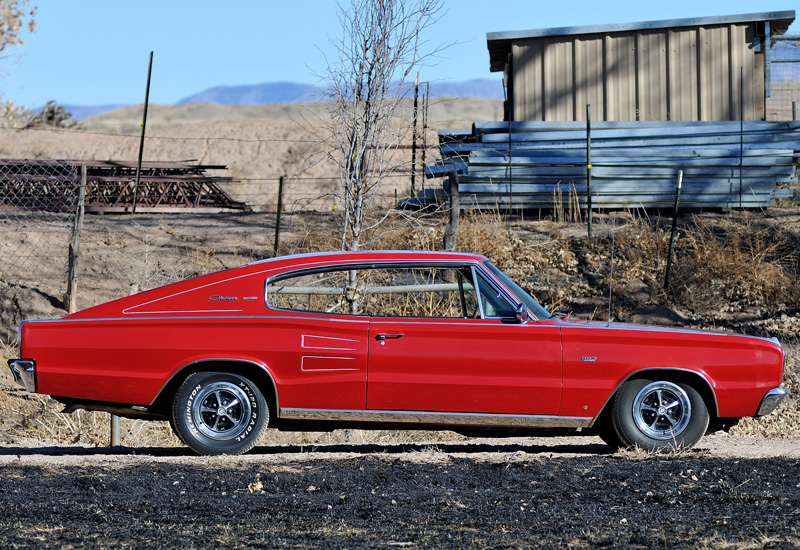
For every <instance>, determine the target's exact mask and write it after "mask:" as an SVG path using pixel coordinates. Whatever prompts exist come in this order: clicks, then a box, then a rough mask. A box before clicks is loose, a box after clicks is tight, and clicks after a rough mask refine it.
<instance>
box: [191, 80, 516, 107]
mask: <svg viewBox="0 0 800 550" xmlns="http://www.w3.org/2000/svg"><path fill="white" fill-rule="evenodd" d="M406 86H407V87H408V89H409V90H411V86H412V85H411V84H408V83H407V84H406ZM424 89H425V88H424V85H421V86H420V93H424ZM430 93H431V95H433V96H438V97H441V96H451V97H474V98H481V99H503V81H502V80H500V79H497V80H488V79H482V80H467V81H464V82H432V83H431V84H430ZM319 98H320V89H319V88H317V87H315V86H312V85H311V84H298V83H296V82H267V83H265V84H253V85H249V86H217V87H215V88H210V89H208V90H205V91H204V92H200V93H199V94H194V95H191V96H189V97H186V98H184V99H181V100H180V101H178V103H179V104H185V103H220V104H222V105H260V104H263V103H300V102H304V101H316V100H317V99H319Z"/></svg>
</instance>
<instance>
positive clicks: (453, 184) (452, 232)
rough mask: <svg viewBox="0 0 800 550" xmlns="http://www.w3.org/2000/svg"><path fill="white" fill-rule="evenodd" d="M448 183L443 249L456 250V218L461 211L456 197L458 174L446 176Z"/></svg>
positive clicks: (453, 173) (459, 202)
mask: <svg viewBox="0 0 800 550" xmlns="http://www.w3.org/2000/svg"><path fill="white" fill-rule="evenodd" d="M448 179H449V181H450V220H449V221H448V222H447V226H446V227H445V228H444V249H445V250H455V249H456V237H458V216H459V213H460V211H461V199H460V198H459V196H458V172H450V173H449V174H448Z"/></svg>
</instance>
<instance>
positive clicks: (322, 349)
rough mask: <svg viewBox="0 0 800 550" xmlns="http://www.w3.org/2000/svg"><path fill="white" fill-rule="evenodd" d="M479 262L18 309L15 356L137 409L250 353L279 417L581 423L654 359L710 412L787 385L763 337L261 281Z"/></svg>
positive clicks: (316, 258)
mask: <svg viewBox="0 0 800 550" xmlns="http://www.w3.org/2000/svg"><path fill="white" fill-rule="evenodd" d="M484 261H485V258H484V257H482V256H477V255H472V254H457V253H419V252H371V253H330V254H316V255H303V256H295V257H283V258H277V259H273V260H266V261H262V262H257V263H254V264H250V265H247V266H243V267H240V268H235V269H231V270H228V271H224V272H220V273H215V274H211V275H207V276H203V277H199V278H196V279H192V280H187V281H182V282H180V283H175V284H172V285H169V286H166V287H162V288H159V289H155V290H152V291H148V292H144V293H141V294H138V295H134V296H130V297H126V298H122V299H120V300H116V301H113V302H109V303H107V304H103V305H100V306H96V307H93V308H89V309H87V310H84V311H81V312H78V313H75V314H72V315H68V316H66V317H64V318H62V319H59V320H46V321H29V322H25V323H24V324H23V325H22V326H21V328H20V333H21V334H20V338H21V354H20V356H21V357H22V358H28V359H31V360H33V361H35V365H36V391H37V392H39V393H44V394H50V395H53V396H56V397H58V398H61V399H63V400H66V401H70V402H81V403H84V402H85V403H92V402H103V403H114V404H124V405H126V406H142V407H147V406H150V405H152V404H153V403H154V402H155V401H156V399H157V398H158V397H159V394H160V392H162V391H163V390H164V388H165V387H167V386H168V384H169V383H170V382H171V381H173V380H175V377H180V376H181V373H182V372H185V371H186V370H187V369H189V370H191V369H192V368H196V367H197V365H202V364H204V363H208V362H219V361H226V362H236V363H242V364H248V365H253V366H255V367H256V368H258V369H261V371H263V372H264V373H265V375H268V376H269V378H270V379H271V380H272V382H273V384H274V393H275V395H274V399H276V401H277V402H276V403H274V405H275V408H276V411H277V414H278V416H279V417H280V416H282V411H285V410H289V409H303V410H306V409H309V410H317V409H318V410H329V411H337V410H340V411H366V412H368V411H425V412H434V413H437V412H438V413H479V414H497V415H506V414H509V415H543V416H553V417H554V416H559V417H565V418H577V419H584V421H582V422H583V423H582V425H584V426H588V425H590V424H591V423H592V422H593V421H594V419H596V418H597V417H598V415H599V414H600V413H601V411H602V410H603V407H604V406H605V405H606V404H607V403H608V402H609V400H610V398H611V397H612V396H613V394H614V392H615V391H616V390H617V389H618V388H619V387H620V386H621V385H622V384H623V383H624V382H625V381H626V380H627V379H629V378H630V377H632V376H636V375H638V374H641V373H646V372H647V371H649V370H654V369H655V370H660V371H664V370H669V371H674V372H676V373H684V374H685V375H686V376H687V377H691V378H692V380H695V381H697V382H698V383H699V384H700V385H704V386H705V387H706V389H707V392H708V394H709V395H710V396H711V398H712V403H710V406H709V410H710V412H711V414H712V415H716V416H718V417H743V416H753V415H755V414H756V411H757V409H758V407H759V403H760V402H761V400H762V398H763V397H764V395H765V393H766V392H767V391H769V390H771V389H773V388H776V387H778V386H779V385H780V383H781V378H782V373H783V350H782V349H781V347H780V346H779V345H778V344H777V343H776V342H773V341H770V340H767V339H763V338H753V337H744V336H737V335H730V334H721V333H709V332H701V331H693V330H688V329H680V328H664V327H651V326H635V325H620V324H610V325H609V324H607V323H597V322H583V321H571V320H565V319H540V320H533V319H532V320H530V321H528V322H527V323H515V322H509V320H508V319H491V318H476V319H472V318H405V317H381V316H372V317H370V316H367V315H336V314H325V313H319V312H303V311H289V310H277V309H270V308H269V307H268V306H267V304H266V302H265V285H266V283H267V280H268V279H269V278H270V277H275V276H277V275H281V274H283V273H286V272H290V271H292V272H293V271H298V270H310V269H321V268H329V267H331V266H345V267H349V266H357V265H386V264H392V265H393V264H398V265H402V264H410V263H419V262H423V263H426V264H431V263H442V265H459V266H466V267H465V268H466V269H477V270H481V273H482V274H483V275H484V276H486V277H487V278H489V277H491V275H489V274H488V271H486V270H485V268H483V267H482V262H484ZM495 282H497V281H495ZM497 285H498V286H502V283H497ZM398 335H400V336H398Z"/></svg>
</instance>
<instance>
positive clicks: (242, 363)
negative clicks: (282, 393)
mask: <svg viewBox="0 0 800 550" xmlns="http://www.w3.org/2000/svg"><path fill="white" fill-rule="evenodd" d="M197 372H227V373H231V374H239V375H241V376H244V377H246V378H249V379H250V380H252V381H253V383H254V384H256V386H258V388H259V389H260V390H261V393H262V394H263V395H264V399H266V401H267V406H268V407H269V412H270V420H272V419H276V418H277V412H278V410H279V407H278V386H277V384H275V378H274V377H273V376H272V373H271V372H270V371H269V370H268V369H267V368H266V366H264V365H262V364H260V363H257V362H255V361H249V360H246V359H225V358H213V359H198V360H196V361H192V362H191V363H187V364H186V365H184V366H182V367H181V368H179V369H178V370H177V371H175V372H174V373H173V374H172V376H171V377H170V379H169V380H168V381H167V382H166V383H165V384H164V386H163V387H162V388H161V390H160V391H159V392H158V395H157V396H156V398H155V399H154V400H153V402H152V403H151V405H150V409H151V410H155V411H161V410H164V411H169V410H171V408H172V400H173V398H174V397H175V393H176V392H177V391H178V388H179V387H180V385H181V384H182V383H183V381H184V380H186V378H188V377H189V376H190V375H192V374H195V373H197Z"/></svg>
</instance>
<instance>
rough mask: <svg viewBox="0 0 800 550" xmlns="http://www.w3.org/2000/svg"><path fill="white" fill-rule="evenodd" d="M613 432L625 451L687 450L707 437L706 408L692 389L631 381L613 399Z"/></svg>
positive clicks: (654, 381)
mask: <svg viewBox="0 0 800 550" xmlns="http://www.w3.org/2000/svg"><path fill="white" fill-rule="evenodd" d="M611 421H612V425H613V427H614V432H615V433H616V434H617V436H618V437H619V439H620V441H621V443H622V444H623V445H624V446H626V447H636V446H638V447H641V448H642V449H645V450H647V451H669V450H676V449H688V448H690V447H692V446H693V445H694V444H695V443H697V442H698V441H700V438H702V437H703V435H704V434H705V433H706V429H707V428H708V421H709V415H708V408H707V407H706V404H705V401H703V398H702V397H701V396H700V394H699V393H698V392H697V390H695V389H694V388H693V387H692V386H690V385H688V384H684V383H680V382H670V381H667V380H631V381H629V382H626V383H625V384H624V385H623V386H622V388H621V389H620V391H619V392H618V393H617V396H616V398H615V399H614V404H613V406H612V409H611Z"/></svg>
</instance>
